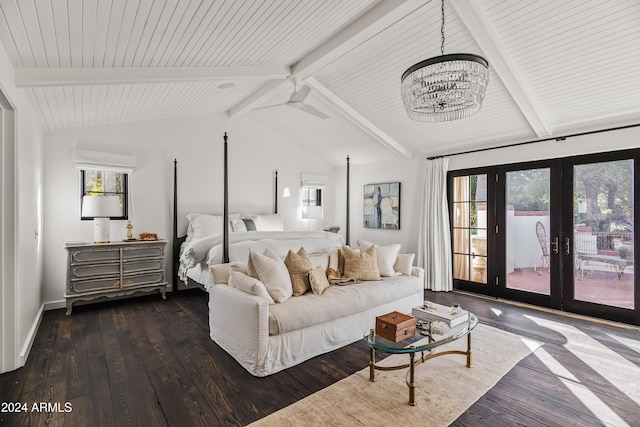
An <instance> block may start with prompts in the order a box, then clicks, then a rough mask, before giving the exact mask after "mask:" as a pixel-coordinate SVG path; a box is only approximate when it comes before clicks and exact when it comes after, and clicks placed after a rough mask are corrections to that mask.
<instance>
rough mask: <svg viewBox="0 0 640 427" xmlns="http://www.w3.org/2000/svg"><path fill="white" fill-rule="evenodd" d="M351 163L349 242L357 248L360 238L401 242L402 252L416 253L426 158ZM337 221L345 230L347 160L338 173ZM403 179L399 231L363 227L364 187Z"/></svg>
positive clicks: (381, 241)
mask: <svg viewBox="0 0 640 427" xmlns="http://www.w3.org/2000/svg"><path fill="white" fill-rule="evenodd" d="M351 161H352V163H351V166H350V188H351V192H350V199H351V203H350V204H351V209H350V211H351V212H350V222H351V224H350V225H351V233H350V234H351V236H350V242H349V243H350V245H351V246H353V247H355V246H357V242H358V240H359V239H364V240H369V241H371V242H374V243H377V244H379V245H383V246H384V245H388V244H391V243H402V245H403V247H402V252H404V253H416V251H417V248H418V227H419V222H418V221H419V220H420V201H421V199H422V190H423V187H422V185H421V183H422V182H423V180H424V160H422V159H420V158H418V159H413V160H406V159H391V160H386V161H383V162H376V163H369V164H357V163H356V161H357V159H351ZM335 180H336V189H337V190H336V195H337V197H338V199H337V200H336V209H337V210H336V220H337V224H336V225H340V227H341V230H340V234H342V235H343V236H345V230H346V228H345V227H346V219H345V218H346V192H345V187H346V159H345V166H344V167H342V168H340V170H339V171H338V175H337V176H336V179H335ZM397 181H399V182H400V230H386V229H385V230H383V229H375V228H365V227H364V226H363V219H362V215H363V202H364V200H363V197H364V186H365V185H366V184H375V183H382V182H397Z"/></svg>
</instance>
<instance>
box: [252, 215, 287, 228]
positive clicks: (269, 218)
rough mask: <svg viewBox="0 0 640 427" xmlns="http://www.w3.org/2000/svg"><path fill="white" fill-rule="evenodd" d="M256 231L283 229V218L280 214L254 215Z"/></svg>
mask: <svg viewBox="0 0 640 427" xmlns="http://www.w3.org/2000/svg"><path fill="white" fill-rule="evenodd" d="M248 219H253V222H254V223H255V225H256V230H257V231H283V230H284V219H283V218H282V215H280V214H271V215H256V216H254V217H253V218H248Z"/></svg>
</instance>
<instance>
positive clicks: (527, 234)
mask: <svg viewBox="0 0 640 427" xmlns="http://www.w3.org/2000/svg"><path fill="white" fill-rule="evenodd" d="M639 158H640V157H639V156H638V152H637V151H631V150H629V151H623V152H617V153H603V154H597V155H588V156H578V157H571V158H565V159H558V160H549V161H540V162H531V163H527V164H517V165H506V166H497V167H492V168H484V169H476V170H470V171H460V172H457V173H455V175H454V176H452V180H451V181H450V182H451V186H452V188H451V192H450V198H451V201H452V204H451V206H452V215H451V222H452V230H453V233H452V240H453V248H454V254H453V261H454V286H455V288H456V289H462V290H467V291H471V292H478V293H483V294H486V295H491V296H496V297H502V298H507V299H510V300H515V301H522V302H526V303H530V304H535V305H539V306H545V307H550V308H555V309H559V310H565V311H570V312H574V313H581V314H586V315H590V316H596V317H601V318H606V319H611V320H617V321H623V322H627V323H632V324H640V315H639V314H638V313H639V312H640V310H639V309H638V307H639V306H640V297H639V295H638V287H639V285H638V284H636V277H635V265H636V257H635V243H634V242H635V239H634V236H635V233H634V230H635V222H636V217H635V201H636V199H637V197H638V196H637V195H636V188H637V185H638V178H637V177H636V174H635V169H636V167H637V162H638V159H639ZM465 172H466V173H465Z"/></svg>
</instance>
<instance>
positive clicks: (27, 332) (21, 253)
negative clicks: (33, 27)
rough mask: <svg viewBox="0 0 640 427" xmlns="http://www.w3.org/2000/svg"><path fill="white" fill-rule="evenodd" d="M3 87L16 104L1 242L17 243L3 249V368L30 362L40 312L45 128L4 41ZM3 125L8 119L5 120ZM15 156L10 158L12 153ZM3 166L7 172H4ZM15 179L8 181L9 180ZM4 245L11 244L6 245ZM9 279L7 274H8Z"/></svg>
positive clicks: (1, 58)
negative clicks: (20, 86) (18, 81)
mask: <svg viewBox="0 0 640 427" xmlns="http://www.w3.org/2000/svg"><path fill="white" fill-rule="evenodd" d="M0 89H1V90H2V92H3V93H4V94H5V95H6V97H7V99H8V101H9V102H10V104H11V105H12V107H13V110H15V116H14V117H15V120H14V124H15V127H14V126H13V124H12V127H14V129H15V132H14V138H13V137H12V138H11V139H13V141H5V142H4V143H3V145H4V144H6V145H5V146H3V147H2V151H3V153H4V154H6V155H7V156H5V155H4V154H3V158H2V162H3V164H4V165H5V166H7V167H6V168H3V170H4V172H7V171H8V170H9V169H13V172H12V177H11V178H12V179H9V180H6V181H5V179H6V178H7V177H6V176H3V177H2V178H3V181H5V182H4V183H3V185H4V187H3V200H4V201H5V202H7V203H2V205H3V212H2V216H3V218H5V219H7V218H10V220H8V221H5V220H4V219H3V221H2V222H3V224H2V227H3V245H5V244H6V243H7V242H8V241H9V240H10V236H9V233H12V236H11V237H13V240H12V241H13V244H12V246H13V248H11V250H3V251H2V264H3V266H4V267H5V268H6V269H7V270H8V269H12V270H13V274H11V275H7V274H6V273H7V271H6V270H5V268H3V270H5V271H4V272H3V273H4V274H3V275H2V276H3V277H2V283H0V292H2V298H1V301H0V304H2V306H1V307H0V310H1V311H2V313H1V315H2V317H3V319H2V322H1V323H2V327H3V331H2V332H3V333H2V343H1V344H2V346H1V347H2V349H1V350H0V352H1V353H2V354H1V356H0V358H1V360H0V372H4V371H9V370H13V369H16V368H18V367H20V366H22V365H24V363H25V362H26V358H27V356H28V353H29V350H30V348H31V344H32V342H33V338H34V336H35V332H36V330H37V326H38V324H39V321H40V317H41V313H42V261H43V255H42V180H43V173H42V170H43V157H42V144H43V142H42V141H43V136H42V135H43V128H42V124H41V122H40V120H39V118H38V116H37V115H36V114H35V113H34V112H33V110H32V109H31V104H30V102H29V100H28V98H27V97H26V95H25V93H24V92H23V91H22V90H20V89H17V88H16V86H15V81H14V69H13V67H12V66H11V62H10V61H9V58H8V56H7V54H6V52H5V51H4V48H3V47H2V46H1V45H0ZM5 125H7V126H5V129H6V128H7V127H8V125H9V124H5ZM8 157H11V158H8ZM4 172H3V174H4ZM7 182H11V183H12V185H10V187H8V186H6V183H7ZM4 249H7V248H6V247H5V248H4ZM5 279H6V280H5Z"/></svg>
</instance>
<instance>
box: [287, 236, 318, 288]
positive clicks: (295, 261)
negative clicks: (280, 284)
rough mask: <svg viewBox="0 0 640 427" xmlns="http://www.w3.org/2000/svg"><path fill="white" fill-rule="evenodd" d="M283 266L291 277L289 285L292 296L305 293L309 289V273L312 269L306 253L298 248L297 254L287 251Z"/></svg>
mask: <svg viewBox="0 0 640 427" xmlns="http://www.w3.org/2000/svg"><path fill="white" fill-rule="evenodd" d="M284 265H286V266H287V270H289V276H290V277H291V285H292V286H293V296H294V297H299V296H300V295H303V294H304V293H306V292H307V291H308V290H309V288H310V285H309V272H310V271H311V270H312V269H313V266H312V265H311V261H310V260H309V257H308V256H307V251H305V250H304V248H300V250H298V252H297V253H295V252H293V251H292V250H289V253H288V254H287V257H286V258H285V259H284Z"/></svg>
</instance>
